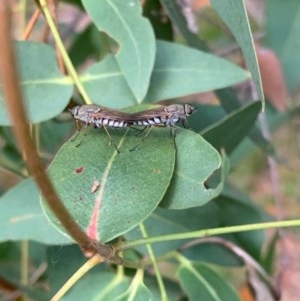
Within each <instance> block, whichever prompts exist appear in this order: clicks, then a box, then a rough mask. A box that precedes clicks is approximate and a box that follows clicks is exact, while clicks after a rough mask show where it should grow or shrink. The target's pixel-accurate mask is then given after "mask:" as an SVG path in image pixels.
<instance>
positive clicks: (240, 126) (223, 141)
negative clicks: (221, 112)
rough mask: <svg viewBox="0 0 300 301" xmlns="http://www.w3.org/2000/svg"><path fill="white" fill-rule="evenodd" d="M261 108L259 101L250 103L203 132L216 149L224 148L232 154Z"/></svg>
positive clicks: (204, 136)
mask: <svg viewBox="0 0 300 301" xmlns="http://www.w3.org/2000/svg"><path fill="white" fill-rule="evenodd" d="M260 109H261V105H260V103H259V102H257V101H256V102H253V103H250V104H249V105H246V106H245V107H242V108H241V109H239V110H236V111H233V112H232V113H231V114H229V115H228V116H226V117H225V118H223V119H222V120H221V121H219V122H217V123H216V124H213V125H212V126H210V127H209V128H206V129H205V130H204V131H203V132H202V133H201V134H202V135H203V138H205V139H206V140H207V141H208V142H209V143H211V144H212V145H213V146H214V147H215V148H216V149H218V150H221V148H223V149H224V150H225V152H226V154H230V153H231V152H232V151H233V150H234V149H235V148H236V147H237V146H238V144H239V143H240V142H241V141H242V140H243V139H244V138H245V137H246V135H247V134H248V133H249V131H250V130H251V129H252V127H253V126H254V124H255V120H256V119H257V116H258V114H259V112H260Z"/></svg>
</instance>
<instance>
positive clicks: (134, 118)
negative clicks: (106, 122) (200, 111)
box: [126, 104, 197, 149]
mask: <svg viewBox="0 0 300 301" xmlns="http://www.w3.org/2000/svg"><path fill="white" fill-rule="evenodd" d="M196 110H197V109H196V107H193V106H192V105H190V104H173V105H169V106H161V107H158V108H154V109H150V110H145V111H141V112H137V113H134V114H130V115H131V116H130V119H128V120H126V121H127V124H128V125H130V126H132V125H133V126H137V125H138V126H144V129H143V130H142V132H143V131H144V130H145V129H146V128H149V130H148V131H147V132H146V134H145V135H144V137H143V138H142V140H144V139H145V138H146V137H147V136H148V135H149V133H150V131H151V130H152V128H153V127H154V126H165V127H170V128H171V135H172V136H173V137H174V138H175V136H176V123H178V122H180V121H181V122H182V124H183V126H184V127H187V117H188V116H190V115H192V114H193V113H195V112H196ZM136 147H137V146H136ZM136 147H135V148H136ZM135 148H134V149H135Z"/></svg>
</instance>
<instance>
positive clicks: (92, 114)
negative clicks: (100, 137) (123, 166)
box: [69, 105, 128, 153]
mask: <svg viewBox="0 0 300 301" xmlns="http://www.w3.org/2000/svg"><path fill="white" fill-rule="evenodd" d="M69 111H70V113H71V115H72V116H73V117H74V118H75V120H76V124H77V128H78V134H79V131H80V129H81V124H84V125H85V126H86V130H87V126H89V125H92V126H93V127H94V128H101V127H103V129H104V130H105V132H106V134H107V135H108V137H109V139H110V143H111V144H113V145H114V147H115V149H116V150H117V152H118V153H120V151H119V149H118V147H117V145H116V143H115V141H114V140H113V139H112V137H111V135H110V134H109V132H108V130H107V127H112V128H123V127H127V126H128V123H127V122H126V116H127V114H126V113H122V112H119V111H116V110H111V109H108V108H103V107H100V106H97V105H82V106H76V107H74V108H72V109H69ZM124 115H125V118H124ZM86 130H85V134H86ZM78 134H77V135H76V137H77V136H78ZM76 137H75V138H76ZM75 138H74V139H75ZM81 142H82V141H80V143H79V144H78V145H77V146H79V145H80V144H81Z"/></svg>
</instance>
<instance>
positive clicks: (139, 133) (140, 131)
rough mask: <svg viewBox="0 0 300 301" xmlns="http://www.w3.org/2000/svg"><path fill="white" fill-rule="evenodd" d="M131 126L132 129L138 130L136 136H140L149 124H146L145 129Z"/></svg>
mask: <svg viewBox="0 0 300 301" xmlns="http://www.w3.org/2000/svg"><path fill="white" fill-rule="evenodd" d="M130 128H131V129H134V130H135V131H138V133H137V134H136V136H140V135H141V134H143V133H144V131H145V129H146V128H147V126H144V128H143V129H138V128H136V127H134V126H130Z"/></svg>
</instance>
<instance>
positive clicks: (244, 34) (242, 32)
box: [211, 0, 265, 107]
mask: <svg viewBox="0 0 300 301" xmlns="http://www.w3.org/2000/svg"><path fill="white" fill-rule="evenodd" d="M211 4H212V5H213V7H214V9H215V10H216V11H217V13H218V14H219V16H220V17H221V19H222V20H223V21H224V22H225V23H226V25H227V26H228V27H229V29H230V30H231V32H232V34H233V35H234V37H235V38H236V40H237V42H238V44H239V46H240V47H241V49H242V51H243V54H244V56H245V60H246V62H247V66H248V68H249V70H250V72H251V74H252V78H253V81H254V83H255V87H256V90H257V92H258V97H259V99H260V101H261V102H262V106H263V107H264V106H265V97H264V93H263V88H262V82H261V76H260V70H259V66H258V61H257V57H256V52H255V48H254V42H253V37H252V34H251V28H250V25H249V20H248V15H247V11H246V7H245V3H244V1H235V0H222V1H219V0H211Z"/></svg>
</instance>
